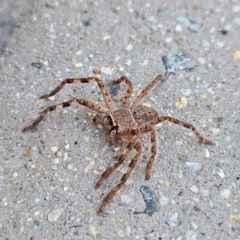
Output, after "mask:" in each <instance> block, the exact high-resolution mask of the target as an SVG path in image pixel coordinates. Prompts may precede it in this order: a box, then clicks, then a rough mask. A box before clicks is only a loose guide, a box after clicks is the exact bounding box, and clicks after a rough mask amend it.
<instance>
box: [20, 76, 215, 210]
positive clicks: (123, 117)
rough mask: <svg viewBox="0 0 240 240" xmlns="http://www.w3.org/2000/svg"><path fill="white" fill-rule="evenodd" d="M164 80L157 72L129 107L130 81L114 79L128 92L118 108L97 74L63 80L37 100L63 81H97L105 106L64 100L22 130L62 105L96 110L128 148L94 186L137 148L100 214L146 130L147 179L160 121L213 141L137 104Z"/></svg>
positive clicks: (136, 157)
mask: <svg viewBox="0 0 240 240" xmlns="http://www.w3.org/2000/svg"><path fill="white" fill-rule="evenodd" d="M166 79H167V76H164V75H158V76H157V77H156V78H155V79H154V80H153V81H152V82H151V83H150V84H149V85H148V86H146V87H145V88H144V89H143V90H142V92H141V93H140V94H139V95H138V96H137V98H136V99H135V100H134V101H133V103H132V104H131V105H130V107H128V104H129V100H130V98H131V96H132V92H133V84H132V82H131V81H130V80H129V79H127V78H126V77H125V76H122V77H121V78H119V79H118V80H114V83H115V84H120V83H121V82H125V84H127V92H126V93H125V96H124V98H123V100H122V103H121V107H120V109H116V108H115V107H114V104H113V101H112V98H111V96H110V93H109V92H108V90H107V88H106V85H105V84H104V83H103V81H102V80H101V79H99V78H96V77H89V78H73V79H65V80H64V81H62V82H61V83H60V84H59V85H58V86H57V87H56V88H55V89H54V90H53V91H52V92H51V93H50V94H46V95H43V96H42V97H40V99H45V98H48V97H50V96H53V95H54V94H56V93H57V92H58V91H59V90H61V89H62V88H63V86H64V85H65V84H70V83H95V82H96V83H97V84H98V86H99V88H100V90H101V93H102V95H103V98H104V101H105V103H106V106H107V108H104V107H102V106H100V105H99V104H97V103H94V102H92V101H89V100H84V99H73V100H69V101H67V102H63V103H60V104H57V105H54V106H51V107H48V108H46V109H45V110H44V111H43V112H42V113H41V115H40V116H39V117H38V118H37V119H36V120H35V121H34V122H33V123H32V124H31V125H29V126H27V127H25V128H23V129H22V131H23V132H25V131H27V130H29V129H31V128H33V127H35V126H36V125H37V124H38V123H39V122H40V121H41V120H42V119H43V118H44V117H45V116H46V114H47V113H48V112H50V111H54V110H57V109H61V108H64V107H69V106H71V105H73V104H80V105H84V106H86V107H88V108H90V109H92V110H94V111H96V112H97V115H96V116H95V117H94V119H93V121H94V122H96V121H97V120H98V119H100V120H102V122H103V124H104V126H105V127H106V129H107V130H108V132H109V139H110V143H113V140H114V139H116V138H118V139H121V140H123V141H125V142H127V143H128V145H127V148H126V149H125V150H124V151H123V153H122V155H121V156H120V157H119V158H118V161H117V162H116V163H115V164H113V165H112V166H111V167H110V168H108V169H107V170H106V171H105V172H104V173H103V174H102V175H101V177H100V179H99V180H98V182H97V183H96V188H99V187H100V186H101V185H102V184H103V182H104V181H105V180H106V179H107V178H108V177H109V176H110V175H111V174H112V173H113V172H114V171H115V170H116V169H117V168H118V167H119V166H120V165H121V164H122V163H123V162H124V161H125V159H126V158H127V156H128V155H129V153H130V152H131V151H132V149H133V148H134V149H135V150H136V153H135V155H134V157H133V159H132V160H131V162H130V164H129V165H128V168H127V170H126V172H125V174H124V175H123V176H122V178H121V180H120V182H119V184H118V185H116V186H115V187H114V188H113V189H112V190H111V191H110V192H109V193H108V194H107V196H106V197H105V198H104V199H103V201H102V204H101V206H100V208H99V210H98V214H101V213H102V212H103V211H104V209H105V207H106V205H107V204H108V203H109V201H110V200H111V199H112V198H113V197H114V196H115V195H116V193H117V192H118V191H119V190H120V189H121V188H122V186H123V185H124V184H125V182H126V181H127V179H128V178H129V176H130V174H131V172H132V171H133V169H134V167H135V166H136V164H137V162H138V160H139V158H140V155H141V152H142V147H141V144H140V143H139V142H138V140H139V137H140V135H141V134H144V133H148V132H149V133H150V137H151V156H150V158H149V160H148V163H147V167H146V173H145V178H146V180H149V179H150V171H151V168H152V165H153V161H154V159H155V156H156V134H155V131H154V129H153V127H154V125H156V124H158V123H160V122H163V121H169V122H172V123H175V124H178V125H180V126H182V127H185V128H189V129H191V130H192V131H193V132H194V133H195V135H196V136H197V137H198V139H199V141H200V142H202V143H205V144H214V142H212V141H210V140H208V139H205V138H203V137H202V135H201V134H200V133H199V132H198V131H197V129H196V128H195V127H194V126H193V125H191V124H189V123H186V122H183V121H181V120H178V119H176V118H172V117H169V116H159V115H158V113H157V112H156V111H155V110H153V109H152V108H150V107H146V106H140V105H139V103H140V102H141V101H142V99H143V98H144V97H145V96H146V95H147V94H148V93H149V91H150V90H151V89H152V88H153V87H154V86H155V85H156V84H157V83H159V82H163V81H165V80H166Z"/></svg>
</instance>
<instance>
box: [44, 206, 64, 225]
mask: <svg viewBox="0 0 240 240" xmlns="http://www.w3.org/2000/svg"><path fill="white" fill-rule="evenodd" d="M63 211H64V209H63V208H58V209H54V210H52V211H51V212H50V213H48V221H49V222H57V220H58V219H59V217H60V216H61V214H62V213H63Z"/></svg>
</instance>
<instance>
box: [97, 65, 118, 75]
mask: <svg viewBox="0 0 240 240" xmlns="http://www.w3.org/2000/svg"><path fill="white" fill-rule="evenodd" d="M116 70H117V68H116V67H113V66H109V67H101V72H103V73H105V74H107V75H112V74H113V73H114V71H116Z"/></svg>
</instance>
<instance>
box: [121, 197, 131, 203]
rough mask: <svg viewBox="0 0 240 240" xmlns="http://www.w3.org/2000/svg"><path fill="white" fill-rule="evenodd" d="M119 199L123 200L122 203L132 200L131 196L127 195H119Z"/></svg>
mask: <svg viewBox="0 0 240 240" xmlns="http://www.w3.org/2000/svg"><path fill="white" fill-rule="evenodd" d="M121 200H122V201H123V202H124V203H127V204H129V203H130V202H131V201H132V198H131V197H130V196H128V195H122V196H121Z"/></svg>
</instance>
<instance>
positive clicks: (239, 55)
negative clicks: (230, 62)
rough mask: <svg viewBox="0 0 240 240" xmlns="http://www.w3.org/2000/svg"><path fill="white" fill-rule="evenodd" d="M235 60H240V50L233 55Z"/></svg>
mask: <svg viewBox="0 0 240 240" xmlns="http://www.w3.org/2000/svg"><path fill="white" fill-rule="evenodd" d="M232 57H233V59H239V58H240V50H236V51H235V52H234V53H233V55H232Z"/></svg>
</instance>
